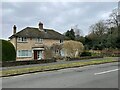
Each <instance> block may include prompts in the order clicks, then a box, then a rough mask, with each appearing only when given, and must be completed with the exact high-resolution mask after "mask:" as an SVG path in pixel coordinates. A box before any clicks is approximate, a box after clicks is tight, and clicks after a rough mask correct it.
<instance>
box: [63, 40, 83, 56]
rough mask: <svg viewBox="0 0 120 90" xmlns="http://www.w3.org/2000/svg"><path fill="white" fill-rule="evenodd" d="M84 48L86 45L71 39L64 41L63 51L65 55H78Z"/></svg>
mask: <svg viewBox="0 0 120 90" xmlns="http://www.w3.org/2000/svg"><path fill="white" fill-rule="evenodd" d="M83 49H84V46H83V44H82V43H81V42H77V41H73V40H70V41H65V42H64V43H63V51H64V56H65V57H70V58H74V57H78V56H79V53H81V52H83Z"/></svg>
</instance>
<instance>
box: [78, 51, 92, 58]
mask: <svg viewBox="0 0 120 90" xmlns="http://www.w3.org/2000/svg"><path fill="white" fill-rule="evenodd" d="M80 56H81V57H84V56H92V54H91V52H86V51H84V52H82V53H81V55H80Z"/></svg>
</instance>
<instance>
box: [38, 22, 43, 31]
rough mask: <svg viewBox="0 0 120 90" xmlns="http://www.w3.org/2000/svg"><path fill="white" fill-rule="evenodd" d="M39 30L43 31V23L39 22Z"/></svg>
mask: <svg viewBox="0 0 120 90" xmlns="http://www.w3.org/2000/svg"><path fill="white" fill-rule="evenodd" d="M39 29H40V30H43V23H41V22H39Z"/></svg>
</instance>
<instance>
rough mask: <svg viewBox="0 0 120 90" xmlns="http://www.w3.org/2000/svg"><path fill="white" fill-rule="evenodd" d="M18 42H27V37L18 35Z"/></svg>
mask: <svg viewBox="0 0 120 90" xmlns="http://www.w3.org/2000/svg"><path fill="white" fill-rule="evenodd" d="M18 42H27V37H18Z"/></svg>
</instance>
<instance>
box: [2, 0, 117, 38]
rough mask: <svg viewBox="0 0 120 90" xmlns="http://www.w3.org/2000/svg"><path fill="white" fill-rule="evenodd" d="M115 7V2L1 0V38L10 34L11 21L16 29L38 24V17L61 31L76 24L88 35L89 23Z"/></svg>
mask: <svg viewBox="0 0 120 90" xmlns="http://www.w3.org/2000/svg"><path fill="white" fill-rule="evenodd" d="M116 7H117V2H3V3H2V38H4V39H8V37H9V36H11V35H12V33H13V31H12V27H13V25H14V24H15V25H16V26H17V32H18V31H20V30H22V29H23V28H25V27H29V26H30V27H38V23H39V21H41V22H42V23H43V24H44V28H52V29H54V30H56V31H58V32H60V33H64V32H66V31H67V30H68V29H70V28H71V27H73V26H74V25H78V28H80V29H81V30H82V32H83V34H84V35H87V34H88V32H89V26H90V25H91V24H94V23H95V22H97V21H98V20H101V19H107V18H108V17H109V14H110V13H111V11H112V10H113V9H115V8H116ZM0 34H1V32H0Z"/></svg>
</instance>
